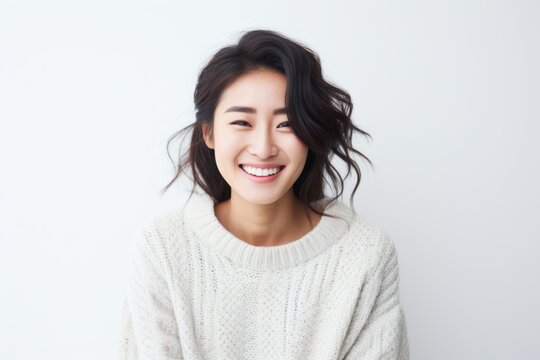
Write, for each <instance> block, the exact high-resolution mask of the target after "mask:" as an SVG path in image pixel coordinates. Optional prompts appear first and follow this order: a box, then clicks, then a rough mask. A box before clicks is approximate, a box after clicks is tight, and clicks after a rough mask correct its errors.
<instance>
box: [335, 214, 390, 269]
mask: <svg viewBox="0 0 540 360" xmlns="http://www.w3.org/2000/svg"><path fill="white" fill-rule="evenodd" d="M344 240H345V246H346V247H347V248H348V250H349V251H350V252H351V253H352V254H354V256H359V257H361V258H363V259H364V260H365V261H367V262H369V263H370V264H371V265H372V266H374V267H377V266H378V265H379V264H380V262H381V261H383V259H385V258H387V257H389V256H392V255H393V254H395V251H396V248H395V244H394V240H393V237H392V236H391V234H390V233H389V232H388V231H387V230H385V228H384V227H383V226H382V225H380V224H378V223H375V222H372V221H369V220H367V219H366V218H365V217H364V216H362V215H360V214H358V213H355V214H354V216H353V218H352V221H351V225H350V227H349V230H348V231H347V233H346V238H345V239H344Z"/></svg>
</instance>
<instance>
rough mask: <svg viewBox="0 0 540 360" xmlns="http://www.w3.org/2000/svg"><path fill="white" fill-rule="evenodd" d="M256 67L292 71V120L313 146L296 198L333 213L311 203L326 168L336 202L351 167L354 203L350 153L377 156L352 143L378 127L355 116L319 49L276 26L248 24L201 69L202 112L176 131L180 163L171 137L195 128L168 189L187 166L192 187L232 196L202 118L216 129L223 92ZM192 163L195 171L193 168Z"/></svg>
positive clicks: (319, 195)
mask: <svg viewBox="0 0 540 360" xmlns="http://www.w3.org/2000/svg"><path fill="white" fill-rule="evenodd" d="M257 69H270V70H277V71H278V72H280V73H281V74H283V75H285V77H286V78H287V86H286V93H285V108H286V111H287V118H288V119H287V120H288V121H289V124H290V126H291V127H292V129H293V131H294V133H295V134H296V136H298V138H299V139H301V141H303V142H304V143H305V144H306V145H307V146H308V154H307V160H306V164H305V166H304V169H303V171H302V173H301V174H300V176H299V178H298V179H297V180H296V182H295V183H294V184H293V190H294V194H295V196H296V198H297V199H298V200H299V201H300V202H301V203H302V204H304V205H305V207H308V208H310V209H311V210H312V211H314V212H316V213H317V214H319V215H327V216H329V215H328V214H325V213H323V212H321V211H319V209H316V208H314V207H313V206H312V202H314V201H318V200H321V199H323V198H325V197H326V195H325V193H324V182H327V183H328V184H330V183H329V182H328V181H327V179H326V178H325V174H327V175H328V176H329V178H330V179H331V180H332V184H333V186H334V189H335V191H336V195H335V196H334V197H333V198H331V199H330V202H333V201H334V200H336V199H337V198H338V197H340V196H341V195H342V193H343V183H344V179H345V178H347V176H349V174H350V172H351V168H352V169H353V170H354V172H356V175H357V176H356V184H355V186H354V189H353V192H352V194H351V200H350V203H351V206H353V204H352V203H353V201H352V198H353V196H354V194H355V193H356V190H357V188H358V185H359V183H360V178H361V171H360V168H359V166H358V164H357V163H356V162H355V161H354V160H353V159H352V158H351V155H352V153H355V154H357V155H359V156H361V157H362V158H364V159H365V160H367V161H368V162H369V164H370V165H371V166H373V164H372V162H371V160H370V159H368V158H367V157H366V156H364V155H363V154H362V153H361V152H359V151H357V150H356V149H354V148H353V144H352V135H353V131H358V132H360V133H361V134H363V135H365V136H367V137H369V138H371V135H369V134H368V133H367V132H365V131H363V130H361V129H360V128H358V127H356V126H355V125H354V124H353V122H352V120H351V113H352V109H353V104H352V101H351V96H350V95H349V94H348V93H347V92H346V91H344V90H342V89H340V88H338V87H336V86H334V85H333V84H331V83H330V82H328V81H326V80H325V79H323V75H322V70H321V64H320V59H319V56H318V55H317V54H316V53H315V52H313V51H312V50H311V49H309V48H308V47H306V46H305V45H302V44H300V43H298V42H295V41H293V40H291V39H289V38H287V37H285V36H284V35H282V34H280V33H278V32H276V31H271V30H253V31H248V32H245V33H244V34H243V35H242V37H241V38H240V40H239V41H238V44H235V45H231V46H226V47H224V48H222V49H220V50H219V51H218V52H217V53H216V54H215V55H214V56H213V57H212V58H211V59H210V61H209V62H208V64H207V65H206V66H205V67H204V68H203V69H202V70H201V72H200V73H199V77H198V82H197V85H196V87H195V93H194V101H195V109H196V115H195V117H196V120H195V122H194V123H192V124H190V125H188V126H186V127H184V128H183V129H181V130H179V131H177V132H175V133H174V134H173V135H172V136H171V137H170V138H169V141H168V142H167V154H168V155H169V159H170V160H171V162H173V164H174V161H173V159H172V158H171V156H170V154H169V145H170V142H171V141H172V140H173V139H174V138H176V137H177V136H179V135H181V134H182V133H183V132H185V131H186V130H190V129H192V130H193V133H192V136H191V146H190V147H189V149H187V151H186V152H185V153H183V154H182V151H181V148H182V147H180V156H179V163H178V164H177V165H176V167H175V168H176V175H175V176H174V178H173V179H172V180H171V181H170V182H169V183H168V184H167V185H166V186H165V187H164V188H163V189H162V190H161V193H162V194H163V193H164V192H165V191H167V189H168V188H169V187H170V186H171V185H172V184H173V183H174V182H175V181H176V180H177V179H178V178H179V176H180V175H181V173H185V174H186V175H187V176H188V177H189V178H190V179H191V181H192V183H193V188H192V190H191V195H193V192H194V190H195V186H196V185H198V186H200V187H201V188H202V189H203V190H204V191H205V192H206V193H207V194H208V195H210V197H211V198H212V199H213V200H214V201H215V202H216V203H219V202H222V201H224V200H227V199H229V198H230V197H231V188H230V186H229V184H228V183H227V182H226V181H225V179H224V178H223V177H222V176H221V173H220V172H219V170H218V168H217V165H216V161H215V157H214V150H213V149H210V148H208V147H207V145H206V143H205V141H204V138H203V126H202V125H203V124H208V125H207V126H208V131H209V134H212V132H213V121H214V111H215V109H216V106H217V104H218V101H219V99H220V96H221V94H222V92H223V91H224V90H225V89H226V88H227V86H229V85H230V84H231V83H232V82H233V81H234V80H235V79H237V78H238V77H239V76H241V75H243V74H245V73H248V72H250V71H253V70H257ZM210 136H211V135H210ZM334 155H337V156H338V157H339V158H340V159H341V160H343V161H344V162H345V164H346V165H347V174H346V175H345V177H344V178H343V177H342V176H341V174H340V173H339V172H338V171H337V169H336V168H335V167H334V166H333V165H332V162H331V160H332V158H333V156H334ZM188 168H189V169H190V170H191V174H192V176H189V173H188V172H187V171H186V169H188ZM191 195H190V197H191ZM306 211H307V210H306Z"/></svg>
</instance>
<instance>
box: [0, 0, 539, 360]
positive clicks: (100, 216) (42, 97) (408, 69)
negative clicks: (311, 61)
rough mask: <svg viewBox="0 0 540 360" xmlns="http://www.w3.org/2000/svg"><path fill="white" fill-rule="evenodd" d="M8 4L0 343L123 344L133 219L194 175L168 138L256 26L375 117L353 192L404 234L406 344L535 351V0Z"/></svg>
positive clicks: (416, 352) (449, 354)
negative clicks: (306, 52)
mask: <svg viewBox="0 0 540 360" xmlns="http://www.w3.org/2000/svg"><path fill="white" fill-rule="evenodd" d="M0 4H1V5H0V120H1V123H0V124H1V125H0V165H1V176H0V240H1V245H0V292H1V294H0V295H1V296H0V301H1V306H0V358H1V359H3V360H10V359H13V360H15V359H25V360H28V359H40V360H48V359H51V360H53V359H54V360H59V359H66V360H67V359H70V360H72V359H112V358H113V357H114V349H115V344H116V341H117V331H118V321H119V318H120V307H121V304H122V299H123V296H124V291H125V290H126V280H127V272H126V266H127V260H128V258H127V255H128V252H127V251H128V248H129V245H130V238H131V235H132V233H133V231H134V230H135V228H136V227H137V226H138V225H139V224H140V223H141V221H143V220H145V219H147V218H148V217H152V216H155V215H158V214H161V213H165V212H167V211H169V210H172V209H174V208H177V207H180V206H183V204H184V202H185V200H186V199H187V197H188V193H189V189H190V187H189V185H188V184H187V183H186V182H180V183H177V184H176V185H174V186H173V187H172V188H171V190H170V191H168V192H166V193H165V194H164V195H160V194H159V191H160V190H161V189H162V188H163V187H164V186H165V185H166V184H167V183H168V182H169V181H170V180H171V178H172V176H173V174H174V173H173V166H172V164H171V163H170V161H169V159H168V157H167V153H166V143H167V140H168V138H169V136H171V135H172V134H173V133H174V132H175V131H177V130H178V129H180V128H181V127H184V126H186V125H187V124H189V123H191V122H192V121H193V120H194V114H195V113H194V106H193V91H194V87H195V84H196V79H197V75H198V72H199V71H200V69H201V68H202V67H203V66H204V64H205V63H206V62H207V61H208V60H209V58H210V57H211V55H212V54H213V53H214V52H215V51H217V50H218V49H219V48H221V47H223V46H226V45H229V44H232V43H234V42H236V41H237V40H238V38H239V37H240V36H241V34H242V32H244V31H248V30H252V29H257V28H262V29H270V30H276V31H279V32H281V33H283V34H284V35H286V36H289V37H291V38H293V39H295V40H297V41H300V42H302V43H303V44H305V45H307V46H309V47H311V48H312V49H313V50H314V51H316V52H317V53H318V54H319V56H320V58H321V61H322V66H323V74H324V76H325V77H326V79H327V80H328V81H331V82H332V83H334V84H336V85H338V86H340V87H342V88H344V89H346V90H347V91H348V92H349V93H350V94H351V96H352V98H353V102H354V110H353V120H354V121H355V123H356V124H357V125H358V126H360V127H361V128H362V129H364V130H365V131H367V132H369V133H370V134H371V135H372V140H369V139H366V138H363V137H358V136H357V135H355V136H356V138H355V145H356V146H357V147H358V149H359V150H361V151H362V152H363V153H364V154H366V155H367V156H368V157H369V158H370V159H371V160H372V161H373V163H374V165H375V166H374V167H373V168H371V167H369V166H368V164H367V163H366V162H365V161H359V163H360V166H361V168H362V171H363V176H362V182H361V185H360V189H359V191H358V192H357V195H356V197H355V200H354V204H355V208H356V210H357V212H359V213H360V214H361V215H363V216H364V218H365V219H366V220H369V221H370V222H372V223H375V224H378V225H380V226H382V227H383V228H384V229H385V230H386V231H387V232H388V233H390V234H391V236H392V238H393V240H394V242H395V244H396V247H397V249H398V256H399V265H400V296H401V302H402V306H403V309H404V311H405V314H406V319H407V324H408V332H409V342H410V349H411V358H412V359H419V360H430V359H439V360H441V359H442V360H446V359H459V360H463V359H490V360H493V359H539V358H540V343H539V342H538V339H539V338H540V310H539V308H540V289H539V284H540V281H539V280H540V279H539V277H540V265H539V261H538V260H539V252H540V245H539V241H540V236H539V235H540V230H539V228H538V226H539V223H540V222H539V221H538V216H539V215H540V195H539V190H538V184H539V183H540V162H539V160H538V155H539V154H540V145H539V144H538V141H537V139H538V138H539V136H540V131H539V130H540V126H539V120H540V105H539V104H540V71H539V68H540V67H539V64H540V51H539V50H540V6H539V3H538V2H535V1H516V0H513V1H510V0H508V1H477V0H469V1H464V0H452V1H450V0H448V1H428V0H425V1H420V0H416V1H354V2H353V1H348V2H347V1H339V0H334V1H325V2H319V1H280V0H276V1H267V2H255V1H233V0H231V1H219V2H218V1H215V2H209V1H198V2H195V1H193V2H182V1H134V0H132V1H117V0H107V1H58V0H50V1H28V0H17V1H9V0H8V1H6V0H2V1H1V2H0ZM178 146H179V142H178V141H177V142H175V143H173V144H171V147H170V151H171V155H172V156H173V158H176V156H177V153H178ZM336 164H337V166H340V165H339V164H340V163H339V162H337V163H336ZM353 182H354V178H350V177H349V178H348V180H347V187H346V191H345V194H344V197H343V198H342V199H343V201H345V202H347V203H348V200H349V196H350V193H351V190H352V184H353Z"/></svg>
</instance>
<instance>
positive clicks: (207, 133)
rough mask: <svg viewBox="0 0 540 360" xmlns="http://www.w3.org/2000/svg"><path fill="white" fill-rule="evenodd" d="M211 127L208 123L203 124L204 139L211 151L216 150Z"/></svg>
mask: <svg viewBox="0 0 540 360" xmlns="http://www.w3.org/2000/svg"><path fill="white" fill-rule="evenodd" d="M210 132H211V131H210V127H209V126H208V123H204V124H202V133H203V139H204V142H205V143H206V146H208V147H209V148H210V149H213V148H214V137H213V135H212V134H211V133H210Z"/></svg>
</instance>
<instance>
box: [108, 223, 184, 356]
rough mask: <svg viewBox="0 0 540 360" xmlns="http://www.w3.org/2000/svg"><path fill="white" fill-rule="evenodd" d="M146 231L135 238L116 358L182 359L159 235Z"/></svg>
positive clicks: (141, 230)
mask: <svg viewBox="0 0 540 360" xmlns="http://www.w3.org/2000/svg"><path fill="white" fill-rule="evenodd" d="M145 229H146V227H144V226H143V227H141V228H139V229H138V230H137V231H136V232H135V233H134V235H133V237H132V243H131V248H130V256H129V259H130V261H129V268H128V274H129V275H128V286H127V292H126V295H125V298H124V302H123V307H122V313H121V314H122V315H121V322H120V336H119V339H118V346H117V358H118V359H119V360H136V359H159V360H162V359H163V360H165V359H166V360H177V359H182V356H181V347H180V340H179V335H178V326H177V322H176V318H175V314H174V311H173V306H172V302H171V298H170V293H169V288H168V284H167V281H166V277H165V274H166V269H167V268H166V257H165V253H164V252H163V250H162V247H160V246H159V245H160V243H159V239H157V235H156V232H155V231H146V230H145ZM150 229H153V228H152V227H151V228H150Z"/></svg>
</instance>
